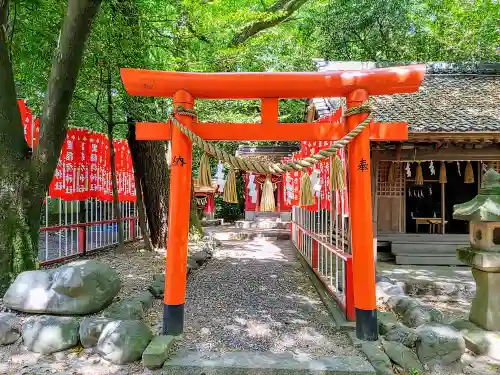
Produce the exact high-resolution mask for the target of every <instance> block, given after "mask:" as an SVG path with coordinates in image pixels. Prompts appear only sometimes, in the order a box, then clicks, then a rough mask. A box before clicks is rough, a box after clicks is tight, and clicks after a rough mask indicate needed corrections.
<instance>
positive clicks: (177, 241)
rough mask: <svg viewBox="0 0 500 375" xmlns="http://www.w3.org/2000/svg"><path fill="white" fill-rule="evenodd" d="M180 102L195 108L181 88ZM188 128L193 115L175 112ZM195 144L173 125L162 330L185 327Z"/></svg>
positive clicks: (177, 96)
mask: <svg viewBox="0 0 500 375" xmlns="http://www.w3.org/2000/svg"><path fill="white" fill-rule="evenodd" d="M179 105H181V106H182V107H184V108H187V109H192V108H193V106H194V99H193V97H192V96H191V95H190V94H189V93H187V92H185V91H178V92H176V93H175V95H174V107H175V108H177V107H178V106H179ZM176 118H177V119H178V120H179V121H180V122H181V123H182V124H184V126H186V127H187V128H190V127H191V123H192V121H193V118H192V117H190V116H185V115H176ZM191 169H192V144H191V141H190V140H189V138H188V137H186V136H185V135H184V134H183V133H182V132H181V131H180V130H179V128H177V127H176V126H174V127H172V160H171V171H170V212H169V217H168V231H169V233H170V235H169V236H168V242H167V266H166V267H167V268H166V277H165V300H164V311H163V333H164V334H165V335H174V336H175V335H180V334H181V333H182V332H183V330H184V302H185V297H186V274H187V245H188V232H189V213H190V206H191V183H192V180H191Z"/></svg>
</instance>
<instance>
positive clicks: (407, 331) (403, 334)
mask: <svg viewBox="0 0 500 375" xmlns="http://www.w3.org/2000/svg"><path fill="white" fill-rule="evenodd" d="M385 338H386V340H388V341H394V342H399V343H400V344H403V345H404V346H406V347H407V348H414V347H415V344H416V343H417V340H418V335H417V332H416V331H415V330H414V329H411V328H408V327H405V326H401V327H396V328H394V329H392V330H391V331H389V332H388V333H387V334H386V335H385Z"/></svg>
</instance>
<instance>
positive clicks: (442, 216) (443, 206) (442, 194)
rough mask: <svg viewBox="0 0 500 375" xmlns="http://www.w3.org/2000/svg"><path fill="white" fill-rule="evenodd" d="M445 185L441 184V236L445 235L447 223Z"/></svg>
mask: <svg viewBox="0 0 500 375" xmlns="http://www.w3.org/2000/svg"><path fill="white" fill-rule="evenodd" d="M444 185H445V184H441V234H444V233H445V229H444V226H445V223H446V213H445V211H446V204H445V186H444Z"/></svg>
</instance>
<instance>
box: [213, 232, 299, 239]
mask: <svg viewBox="0 0 500 375" xmlns="http://www.w3.org/2000/svg"><path fill="white" fill-rule="evenodd" d="M213 237H214V238H215V239H217V240H219V241H246V240H253V239H256V238H265V239H267V240H277V241H282V240H289V239H290V232H289V231H286V230H272V231H258V232H257V231H255V232H250V231H248V232H243V231H236V230H235V231H233V232H231V231H227V232H215V233H213Z"/></svg>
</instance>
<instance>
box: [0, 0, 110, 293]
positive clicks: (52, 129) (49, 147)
mask: <svg viewBox="0 0 500 375" xmlns="http://www.w3.org/2000/svg"><path fill="white" fill-rule="evenodd" d="M9 3H10V1H9V0H3V1H0V88H1V90H0V158H1V159H2V163H0V295H1V294H3V293H2V292H4V291H5V289H6V288H7V286H8V284H9V283H10V281H11V280H12V278H13V277H14V276H15V275H16V274H18V273H19V272H21V271H24V270H28V269H34V268H36V266H37V257H38V231H39V229H40V211H41V207H42V203H43V198H44V195H45V193H46V191H47V189H48V186H49V184H50V182H51V180H52V177H53V174H54V170H55V168H56V165H57V160H58V158H59V154H60V152H61V148H62V144H63V142H64V138H65V136H66V120H67V117H68V113H69V107H70V103H71V99H72V96H73V92H74V89H75V85H76V79H77V75H78V71H79V69H80V64H81V60H82V55H83V50H84V47H85V41H86V40H87V37H88V35H89V32H90V29H91V25H92V21H93V19H94V17H95V15H96V13H97V11H98V10H99V6H100V3H101V0H69V1H68V6H67V11H66V15H65V17H64V21H63V24H62V29H61V34H60V37H59V41H58V45H57V48H56V51H55V53H54V58H53V61H52V68H51V74H50V78H49V82H48V89H47V95H46V97H45V103H44V108H43V113H42V119H41V129H40V140H39V143H38V147H37V150H36V152H35V154H33V156H31V155H30V152H29V147H28V145H27V144H26V142H25V140H24V131H23V125H22V121H21V116H20V114H19V109H18V105H17V94H16V89H15V83H14V75H13V71H12V64H11V61H10V58H9V51H8V46H7V38H6V35H5V29H6V22H7V12H8V9H9Z"/></svg>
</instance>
